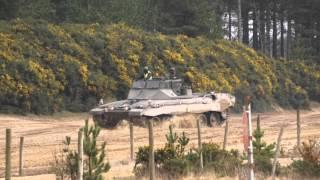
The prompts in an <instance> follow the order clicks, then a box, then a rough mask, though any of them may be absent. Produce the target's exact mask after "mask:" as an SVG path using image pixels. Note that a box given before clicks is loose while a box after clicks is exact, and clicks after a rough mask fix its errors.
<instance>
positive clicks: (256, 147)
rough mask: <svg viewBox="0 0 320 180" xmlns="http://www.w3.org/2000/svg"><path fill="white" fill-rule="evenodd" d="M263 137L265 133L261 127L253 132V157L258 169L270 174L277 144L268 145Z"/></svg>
mask: <svg viewBox="0 0 320 180" xmlns="http://www.w3.org/2000/svg"><path fill="white" fill-rule="evenodd" d="M263 135H264V132H263V131H262V130H261V129H260V127H258V128H257V129H256V130H255V131H254V132H253V137H254V140H253V156H254V160H255V162H254V163H255V167H256V169H257V170H259V171H261V172H264V173H265V174H268V173H271V171H272V162H271V158H273V157H274V154H275V143H273V144H267V143H266V142H264V141H263V140H262V137H263Z"/></svg>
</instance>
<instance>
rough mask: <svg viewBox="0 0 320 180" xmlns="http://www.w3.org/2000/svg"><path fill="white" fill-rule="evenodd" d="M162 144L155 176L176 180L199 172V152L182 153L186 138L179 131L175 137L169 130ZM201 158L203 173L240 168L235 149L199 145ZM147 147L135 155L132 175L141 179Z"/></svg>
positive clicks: (225, 172) (229, 172) (228, 172)
mask: <svg viewBox="0 0 320 180" xmlns="http://www.w3.org/2000/svg"><path fill="white" fill-rule="evenodd" d="M166 137H167V143H166V145H165V146H164V147H163V148H161V149H158V150H156V151H155V164H156V171H158V174H161V175H163V176H168V178H178V177H180V176H184V175H187V173H188V172H190V173H191V172H193V173H199V172H200V169H199V167H200V162H199V152H200V151H199V150H195V149H191V150H190V151H188V152H186V146H187V145H188V143H189V138H187V137H186V135H185V133H184V132H183V133H182V135H181V136H178V135H177V134H176V133H174V132H173V130H172V127H171V126H170V128H169V133H168V134H167V135H166ZM202 153H203V159H204V167H205V169H206V170H212V169H213V170H215V171H216V172H217V173H218V174H219V175H221V176H225V175H231V176H233V175H235V174H236V170H237V168H238V167H239V166H240V165H241V160H240V159H239V158H238V157H239V155H238V154H239V153H238V152H237V151H235V150H232V151H225V150H222V149H220V147H219V146H218V145H217V144H214V143H203V149H202ZM148 164H149V147H147V146H145V147H140V148H139V151H138V152H137V158H136V163H135V166H134V173H135V175H136V176H144V175H146V174H147V173H148Z"/></svg>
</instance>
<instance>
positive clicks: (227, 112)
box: [220, 109, 229, 121]
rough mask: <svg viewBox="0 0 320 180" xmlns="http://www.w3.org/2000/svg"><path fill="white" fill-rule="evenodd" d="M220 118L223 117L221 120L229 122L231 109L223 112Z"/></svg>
mask: <svg viewBox="0 0 320 180" xmlns="http://www.w3.org/2000/svg"><path fill="white" fill-rule="evenodd" d="M220 116H221V119H222V120H223V121H224V120H227V119H228V117H229V109H226V110H224V111H222V112H221V114H220Z"/></svg>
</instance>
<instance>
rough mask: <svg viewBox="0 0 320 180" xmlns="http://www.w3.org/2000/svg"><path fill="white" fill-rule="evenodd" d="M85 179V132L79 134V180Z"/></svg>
mask: <svg viewBox="0 0 320 180" xmlns="http://www.w3.org/2000/svg"><path fill="white" fill-rule="evenodd" d="M82 179H83V130H82V129H80V130H79V132H78V180H82Z"/></svg>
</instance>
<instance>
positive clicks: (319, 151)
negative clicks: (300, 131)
mask: <svg viewBox="0 0 320 180" xmlns="http://www.w3.org/2000/svg"><path fill="white" fill-rule="evenodd" d="M299 153H300V155H301V157H302V160H295V161H293V163H292V164H291V167H292V169H293V170H294V171H295V172H297V173H299V174H301V175H304V176H308V177H310V176H313V177H319V176H320V144H319V142H317V141H315V140H309V141H308V142H303V143H302V147H300V148H299Z"/></svg>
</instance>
